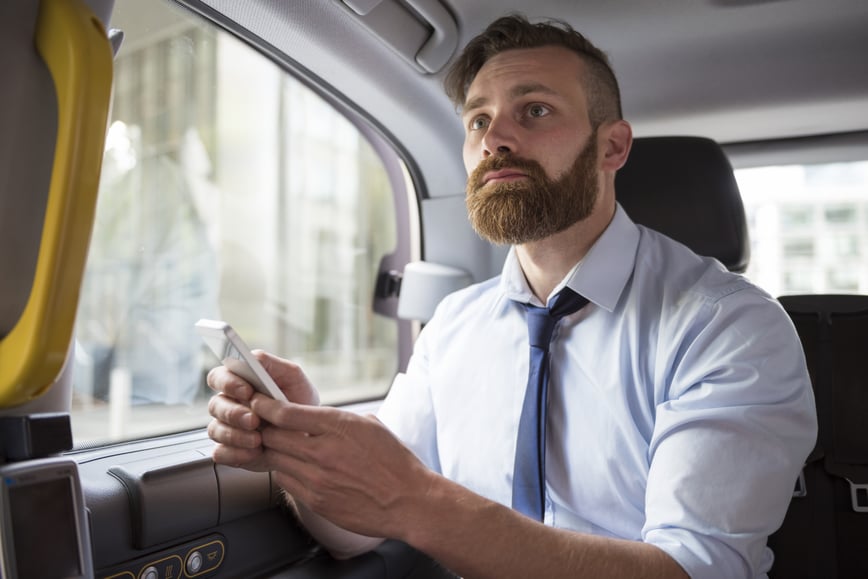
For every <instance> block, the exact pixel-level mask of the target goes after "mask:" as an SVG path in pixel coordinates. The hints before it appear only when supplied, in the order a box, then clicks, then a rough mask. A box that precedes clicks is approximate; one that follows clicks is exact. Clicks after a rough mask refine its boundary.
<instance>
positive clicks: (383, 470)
mask: <svg viewBox="0 0 868 579" xmlns="http://www.w3.org/2000/svg"><path fill="white" fill-rule="evenodd" d="M250 407H251V409H252V410H253V411H254V412H255V414H256V415H258V416H259V417H261V419H262V420H264V421H266V425H265V426H263V428H262V430H261V441H262V447H263V448H264V453H263V455H262V456H260V457H258V459H259V460H262V461H263V463H264V464H267V465H268V467H269V468H270V469H272V470H273V471H275V473H274V474H275V478H276V480H277V482H278V484H279V485H280V486H281V487H283V488H284V489H286V490H287V491H288V492H289V493H290V494H291V495H293V496H294V497H296V498H297V499H299V500H300V501H301V502H303V503H304V504H305V505H307V507H308V508H310V509H311V510H312V511H314V512H316V513H318V514H319V515H321V516H323V517H325V518H327V519H329V520H330V521H332V522H334V523H335V524H337V525H339V526H341V527H343V528H345V529H348V530H351V531H354V532H356V533H361V534H364V535H371V536H380V537H382V536H385V537H393V538H398V539H400V538H402V535H403V534H404V531H405V528H406V526H407V525H408V524H412V523H411V520H412V511H413V508H412V507H413V505H414V503H415V499H416V498H418V496H424V494H425V493H426V489H427V488H428V487H429V486H430V484H431V481H432V477H434V476H435V475H434V474H433V473H432V472H431V471H429V470H428V469H427V468H426V467H425V466H424V465H423V464H422V463H421V462H420V461H419V460H418V459H417V458H416V456H415V455H413V453H412V452H411V451H410V450H408V449H407V448H406V447H405V446H404V445H403V444H401V442H400V441H398V439H397V438H395V436H394V435H393V434H392V433H391V432H390V431H389V430H388V429H387V428H386V427H385V426H383V425H382V424H381V423H380V422H379V421H378V420H377V419H376V418H374V417H372V416H359V415H357V414H353V413H351V412H345V411H342V410H338V409H335V408H326V407H313V406H304V405H298V404H284V403H280V402H276V401H274V400H272V399H270V398H268V397H267V396H264V395H262V394H256V395H255V396H253V398H252V400H251V405H250Z"/></svg>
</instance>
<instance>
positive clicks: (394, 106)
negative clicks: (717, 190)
mask: <svg viewBox="0 0 868 579" xmlns="http://www.w3.org/2000/svg"><path fill="white" fill-rule="evenodd" d="M381 1H384V2H395V3H400V4H402V5H404V6H405V7H406V4H408V3H409V4H413V3H414V2H417V3H418V2H422V3H427V2H429V1H433V0H381ZM376 2H377V0H374V3H376ZM442 2H443V4H444V5H445V6H446V8H447V10H449V12H451V14H452V15H453V16H454V18H455V21H456V23H457V29H458V46H463V45H464V44H465V43H466V42H467V41H468V40H469V39H470V38H471V37H473V36H474V35H475V34H477V33H478V32H479V31H481V30H482V29H483V28H484V27H485V26H486V25H487V24H488V23H489V22H490V21H491V20H493V19H494V18H495V17H497V16H499V15H501V14H505V13H507V12H511V11H520V12H524V13H525V14H527V15H528V16H529V17H530V18H531V19H537V18H544V17H550V16H551V17H557V18H561V19H564V20H566V21H568V22H570V23H571V24H572V25H573V26H574V27H575V28H576V29H578V30H579V31H581V32H583V33H585V34H586V35H587V36H588V37H589V38H590V39H591V40H592V41H593V42H595V43H596V44H597V45H598V46H600V47H602V48H603V49H604V50H605V51H606V52H607V53H608V54H609V56H610V58H611V60H612V63H613V66H614V68H615V72H616V74H617V75H618V78H619V80H620V82H621V86H622V94H623V101H624V112H625V116H626V117H627V118H628V120H630V121H631V123H632V124H633V127H634V132H635V134H636V135H638V136H650V135H672V134H690V135H702V136H707V137H711V138H713V139H716V140H718V141H719V142H721V143H741V142H751V141H758V140H767V139H784V138H792V137H804V136H811V135H824V134H832V133H841V132H856V131H868V59H866V58H865V55H866V54H868V33H866V30H868V1H866V0H647V1H641V2H638V1H637V2H631V3H629V6H628V5H627V3H626V2H612V1H610V0H575V1H572V0H570V1H567V0H524V1H519V0H442ZM182 3H184V4H187V5H190V6H191V7H192V8H193V9H195V10H198V11H200V12H202V13H203V14H205V15H206V16H208V17H210V18H212V19H214V20H218V21H222V22H223V23H224V24H226V25H228V26H230V27H234V28H235V29H236V31H237V32H238V34H239V35H240V36H242V37H248V38H258V39H262V40H264V41H265V42H266V43H267V44H268V45H270V46H271V47H273V48H274V49H275V51H276V53H277V54H279V55H282V56H283V57H284V59H285V60H288V61H291V63H292V65H293V66H296V68H297V69H300V70H303V71H305V70H306V71H308V72H309V73H310V74H311V77H315V83H319V84H325V85H327V86H329V87H330V88H331V89H332V90H333V91H334V93H336V94H338V95H340V97H341V98H342V100H343V102H344V103H348V104H349V106H351V107H352V108H355V109H357V110H362V111H364V112H365V114H366V116H368V117H369V118H370V119H372V120H373V121H374V124H375V126H376V127H378V128H379V129H380V130H381V131H382V132H383V133H384V134H385V135H387V136H388V137H389V138H391V139H392V141H393V142H394V143H396V144H397V145H398V146H399V147H401V148H403V149H404V151H405V152H406V153H407V158H408V159H410V160H411V165H415V168H416V169H418V170H419V171H421V173H422V174H423V175H424V179H422V180H421V181H423V182H424V187H425V189H426V190H425V191H423V196H432V197H437V196H443V195H455V194H460V193H461V192H462V190H463V177H464V175H463V167H462V166H461V159H460V143H461V138H462V129H461V126H460V122H459V120H458V117H457V115H456V112H455V110H454V109H453V107H452V106H451V105H450V104H449V103H448V101H447V99H446V98H445V97H444V96H443V93H442V88H441V79H442V74H443V71H442V70H441V71H440V72H439V73H437V74H425V73H423V72H420V71H419V70H418V69H417V68H414V67H413V66H410V65H409V64H408V63H407V61H406V60H404V59H402V58H400V57H399V56H397V55H396V54H395V52H394V51H393V50H391V49H390V48H388V47H387V46H386V45H385V44H384V43H383V42H381V41H380V39H379V38H377V37H376V36H375V35H374V34H372V33H371V32H370V30H368V29H367V28H366V27H365V26H363V25H362V24H361V22H360V20H359V18H358V17H357V16H356V14H355V13H353V12H352V11H351V10H350V9H349V8H347V7H346V6H345V5H344V4H343V3H342V2H341V1H340V0H291V1H290V0H184V1H183V2H182ZM138 4H139V3H136V5H138ZM141 4H142V5H144V4H145V3H141ZM147 4H149V5H150V6H149V7H148V9H149V10H150V9H151V7H153V4H152V3H150V2H149V3H147ZM158 28H159V27H157V29H158ZM411 168H412V167H411Z"/></svg>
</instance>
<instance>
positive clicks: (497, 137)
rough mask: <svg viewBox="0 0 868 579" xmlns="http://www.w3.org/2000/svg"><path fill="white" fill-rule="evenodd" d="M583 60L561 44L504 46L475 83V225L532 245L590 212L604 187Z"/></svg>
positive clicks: (471, 190) (469, 129)
mask: <svg viewBox="0 0 868 579" xmlns="http://www.w3.org/2000/svg"><path fill="white" fill-rule="evenodd" d="M583 66H584V64H583V63H582V61H581V59H580V58H579V56H578V55H576V54H575V53H573V52H572V51H570V50H567V49H565V48H561V47H553V46H552V47H542V48H534V49H527V50H511V51H507V52H503V53H501V54H499V55H497V56H495V57H493V58H492V59H490V60H489V61H488V62H486V64H485V65H484V66H483V67H482V69H480V71H479V73H478V74H477V75H476V77H475V78H474V80H473V82H472V83H471V85H470V87H469V90H468V93H467V94H468V96H467V102H466V103H465V106H464V109H463V112H462V119H463V121H464V124H465V131H466V136H465V142H464V163H465V167H466V168H467V171H468V174H469V175H470V176H469V178H468V183H467V205H468V211H469V216H470V219H471V223H472V224H473V226H474V228H475V229H476V230H477V232H479V234H480V235H482V236H483V237H485V238H487V239H489V240H491V241H493V242H495V243H514V244H520V243H526V242H528V241H536V240H539V239H542V238H544V237H547V236H549V235H551V234H553V233H556V232H558V231H561V230H563V229H565V228H567V227H569V226H570V225H572V224H573V223H575V222H577V221H579V220H581V219H584V218H585V217H587V216H588V215H589V214H590V213H591V212H592V211H593V208H594V205H595V201H596V198H597V191H598V188H599V182H598V167H597V142H596V132H595V131H593V130H592V128H591V125H590V121H589V118H588V113H587V105H586V99H585V95H584V92H583V90H582V88H581V82H580V79H581V74H582V72H583Z"/></svg>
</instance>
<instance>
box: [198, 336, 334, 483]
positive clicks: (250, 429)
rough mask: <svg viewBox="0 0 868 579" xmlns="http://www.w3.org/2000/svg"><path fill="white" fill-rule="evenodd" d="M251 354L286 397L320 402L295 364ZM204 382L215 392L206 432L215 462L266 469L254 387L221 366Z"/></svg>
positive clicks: (268, 355)
mask: <svg viewBox="0 0 868 579" xmlns="http://www.w3.org/2000/svg"><path fill="white" fill-rule="evenodd" d="M254 355H255V356H256V357H257V359H259V361H260V362H261V363H262V366H263V367H264V368H265V370H266V372H268V373H269V374H270V375H271V377H272V378H274V381H275V382H276V383H277V385H278V387H280V389H281V390H283V393H284V394H285V395H286V397H287V398H288V399H289V400H291V401H293V402H297V403H298V404H311V405H317V404H319V394H318V393H317V391H316V389H315V388H314V387H313V386H312V385H311V383H310V381H309V380H308V379H307V376H305V374H304V372H303V371H302V370H301V368H300V367H299V366H298V365H297V364H294V363H293V362H290V361H289V360H284V359H282V358H278V357H276V356H272V355H271V354H267V353H265V352H263V351H261V350H257V351H254ZM207 383H208V386H209V387H210V388H211V389H212V390H214V391H215V392H217V394H216V395H215V396H213V397H212V398H211V401H210V402H209V404H208V412H209V413H210V414H211V416H212V417H213V418H214V419H213V420H212V421H211V423H210V424H209V425H208V435H209V436H210V437H211V439H212V440H214V441H215V442H216V443H217V447H216V448H215V449H214V454H213V456H214V461H215V462H217V463H219V464H226V465H230V466H238V467H242V468H246V469H248V470H254V471H267V470H269V467H268V465H267V464H266V463H265V462H264V460H263V456H262V455H263V449H262V436H261V434H260V432H259V429H260V427H261V426H263V423H262V420H261V419H260V417H259V416H257V415H256V414H254V413H253V412H252V411H251V409H250V399H251V397H252V396H253V393H254V392H255V391H254V389H253V387H252V386H251V385H250V384H249V383H247V382H246V381H245V380H244V379H243V378H240V377H238V376H236V375H235V374H233V373H232V372H230V371H229V370H228V369H227V368H226V367H224V366H217V367H215V368H212V369H211V371H210V372H208V378H207Z"/></svg>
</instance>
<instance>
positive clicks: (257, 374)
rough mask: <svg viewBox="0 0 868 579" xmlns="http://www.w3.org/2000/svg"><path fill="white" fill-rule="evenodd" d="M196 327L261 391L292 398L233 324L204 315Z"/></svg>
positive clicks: (217, 352)
mask: <svg viewBox="0 0 868 579" xmlns="http://www.w3.org/2000/svg"><path fill="white" fill-rule="evenodd" d="M196 330H197V331H198V332H199V335H201V336H202V339H203V340H205V343H206V344H208V347H209V348H210V349H211V351H212V352H214V354H215V355H216V356H217V358H218V359H219V360H220V361H221V362H222V363H223V365H224V366H226V367H227V368H229V370H230V371H231V372H232V373H233V374H237V375H238V376H240V377H242V378H244V379H245V380H247V381H248V382H250V384H251V385H252V386H253V387H254V388H256V390H257V391H259V392H262V393H263V394H265V395H267V396H271V397H272V398H274V399H275V400H282V401H284V402H289V400H287V398H286V396H284V394H283V392H282V391H281V390H280V388H278V387H277V384H275V383H274V380H273V379H272V378H271V376H269V375H268V372H266V371H265V368H263V367H262V364H260V363H259V360H257V359H256V357H255V356H254V355H253V353H251V351H250V348H248V347H247V344H245V343H244V340H242V339H241V336H239V335H238V332H236V331H235V330H234V329H233V328H232V326H230V325H229V324H227V323H226V322H223V321H220V320H204V319H203V320H199V321H198V322H196Z"/></svg>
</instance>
